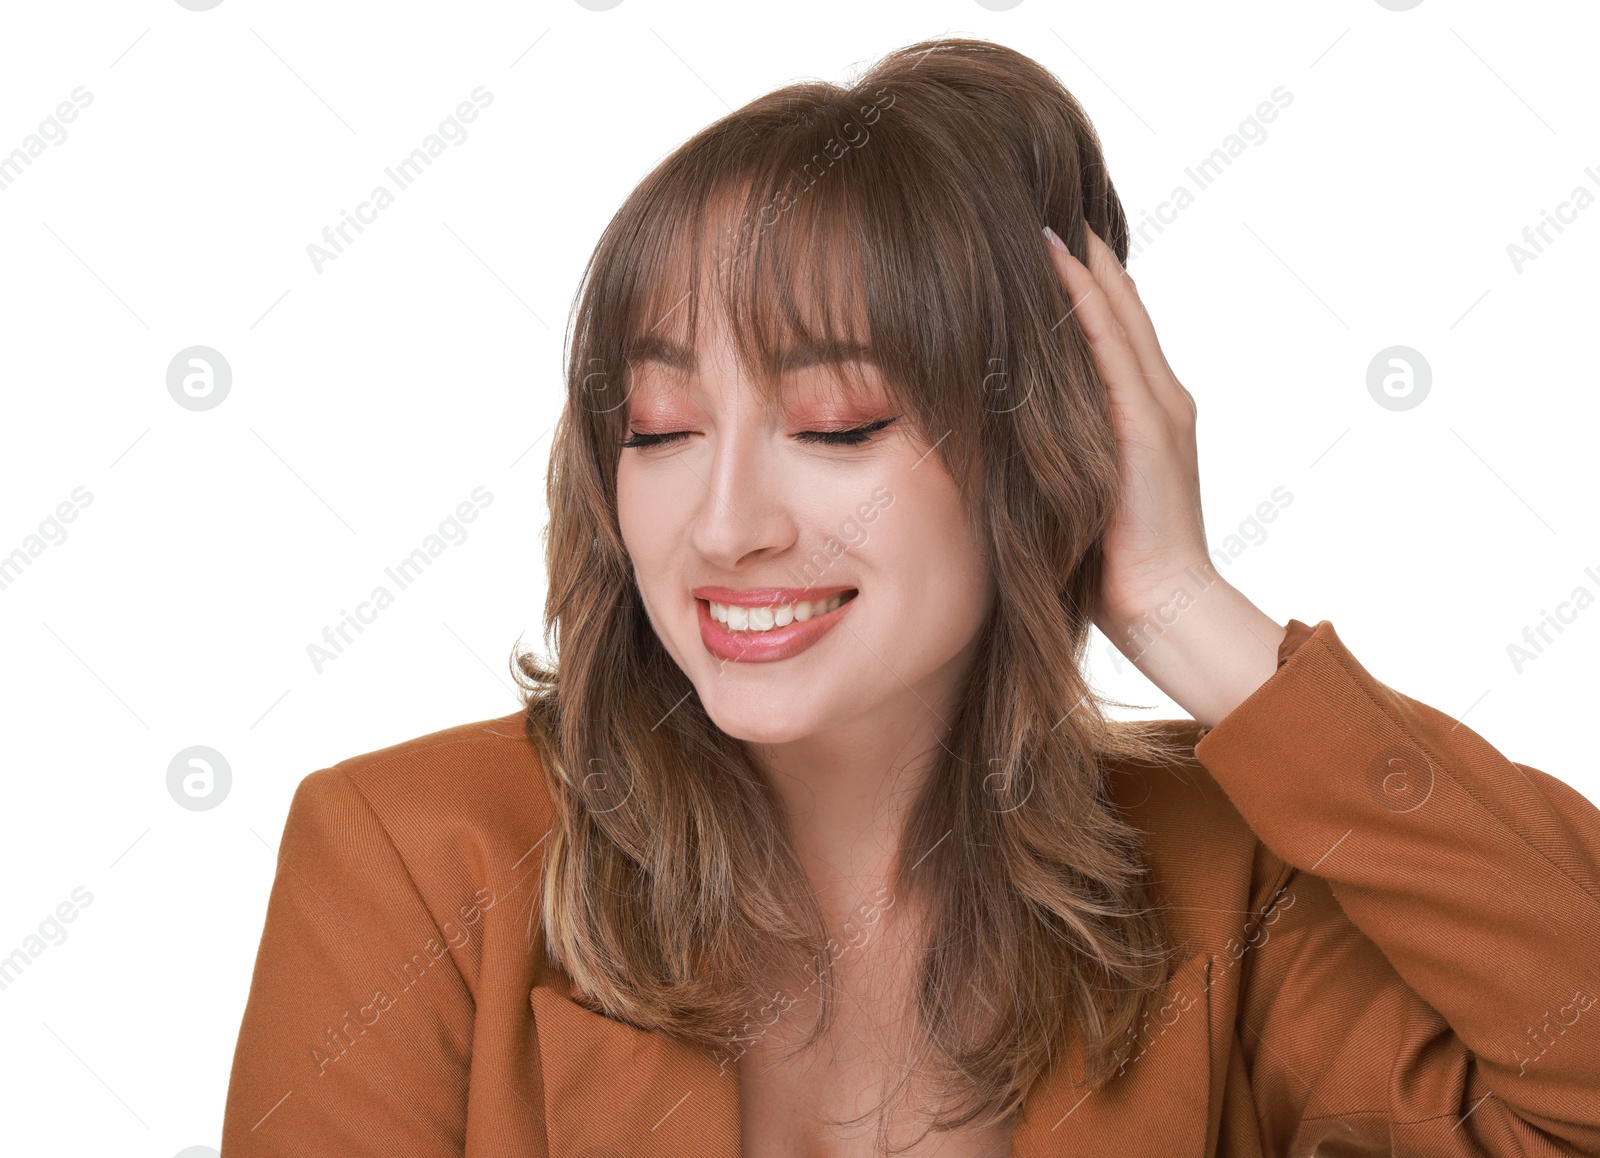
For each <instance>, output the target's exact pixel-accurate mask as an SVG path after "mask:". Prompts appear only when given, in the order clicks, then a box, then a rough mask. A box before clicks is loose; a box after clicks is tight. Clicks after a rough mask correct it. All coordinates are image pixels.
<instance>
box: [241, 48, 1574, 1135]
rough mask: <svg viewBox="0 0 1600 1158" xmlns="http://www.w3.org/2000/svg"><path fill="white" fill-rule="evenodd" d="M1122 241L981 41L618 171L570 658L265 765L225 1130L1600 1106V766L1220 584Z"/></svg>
mask: <svg viewBox="0 0 1600 1158" xmlns="http://www.w3.org/2000/svg"><path fill="white" fill-rule="evenodd" d="M1041 225H1047V226H1053V227H1054V229H1046V230H1045V231H1044V233H1043V234H1041V232H1040V226H1041ZM1055 229H1059V230H1060V236H1059V237H1057V236H1056V235H1055ZM1127 247H1128V230H1127V224H1126V220H1125V218H1124V215H1123V212H1122V209H1121V206H1120V204H1119V202H1118V200H1117V196H1116V193H1115V191H1114V189H1113V187H1112V185H1111V182H1110V180H1109V178H1108V177H1107V174H1106V169H1105V165H1104V161H1103V159H1102V157H1101V153H1100V148H1099V144H1098V141H1097V140H1096V137H1095V135H1094V132H1093V130H1092V128H1091V127H1090V125H1089V122H1088V120H1087V119H1086V118H1085V116H1084V115H1083V113H1082V111H1081V109H1080V108H1079V107H1078V105H1077V104H1076V103H1075V102H1074V100H1073V99H1072V97H1071V96H1070V95H1068V94H1067V93H1066V92H1065V91H1064V90H1063V89H1062V88H1061V86H1060V85H1059V83H1058V82H1056V81H1055V79H1054V78H1053V77H1051V76H1050V75H1049V74H1048V73H1047V72H1045V71H1044V70H1043V69H1041V68H1040V67H1039V66H1037V65H1036V64H1034V63H1033V62H1031V61H1029V60H1028V59H1027V58H1025V57H1023V56H1020V55H1019V54H1017V53H1015V52H1012V51H1010V50H1007V49H1005V48H1002V47H999V46H997V45H993V44H989V43H985V42H979V41H970V40H941V41H930V42H925V43H922V44H918V45H913V46H911V47H909V48H906V49H904V50H901V51H899V52H896V53H893V54H891V55H890V56H888V57H887V58H886V59H884V60H883V61H881V62H880V63H879V64H878V65H877V66H876V67H875V68H874V69H873V70H871V71H870V72H869V73H868V74H867V75H866V76H865V77H863V78H862V79H861V80H860V81H859V82H858V83H857V84H855V85H853V86H852V87H850V88H849V89H841V88H838V87H835V86H830V85H824V84H805V85H797V86H792V87H790V88H787V89H784V90H781V91H779V92H776V93H773V94H771V95H769V96H767V97H764V98H762V99H760V100H758V101H755V102H754V103H752V104H751V105H749V106H748V107H746V108H744V109H741V110H739V111H738V112H737V113H734V114H732V115H730V116H729V117H727V118H725V119H724V120H722V121H719V122H718V123H716V124H714V125H712V126H710V127H709V128H707V129H706V130H704V131H703V132H702V133H700V134H699V135H697V136H696V137H695V138H694V139H692V140H691V141H689V142H688V143H687V144H685V145H684V146H683V147H682V148H681V149H679V150H678V151H677V152H676V153H674V154H673V155H672V156H670V157H668V158H667V159H666V160H665V161H664V162H662V164H661V165H660V166H659V167H658V168H657V169H656V170H655V171H654V172H653V173H651V174H650V175H649V177H647V178H646V180H645V181H644V182H643V183H642V184H641V185H640V186H639V188H638V189H637V190H635V191H634V193H633V194H632V195H631V196H630V197H629V198H628V200H627V202H626V203H625V204H624V205H623V207H622V208H621V209H620V210H619V212H618V213H617V215H616V217H615V218H614V219H613V221H612V222H611V224H610V226H609V227H608V228H607V230H606V232H605V235H604V236H603V237H602V238H601V240H600V243H599V246H598V247H597V249H596V251H595V254H594V256H593V258H592V260H591V263H590V267H589V269H588V271H587V274H586V278H585V284H584V287H583V291H582V295H581V299H580V301H579V303H578V309H577V319H576V320H577V326H576V329H575V331H574V338H573V344H572V348H571V357H570V366H569V374H568V379H569V383H568V385H569V395H568V400H567V407H566V411H565V413H564V415H563V418H562V421H561V426H560V428H559V431H558V435H557V438H556V440H555V443H554V446H553V451H552V460H551V465H550V478H549V498H550V505H551V523H550V527H549V531H548V533H547V535H548V537H547V543H546V547H547V553H548V568H549V574H550V590H549V598H548V602H547V610H546V628H547V631H546V636H547V641H548V642H550V643H551V644H552V646H555V645H558V647H557V648H556V650H558V652H559V663H556V664H552V665H549V666H546V665H545V664H543V663H541V662H540V661H539V660H537V659H536V658H534V657H533V656H531V655H522V656H519V657H518V664H519V667H520V671H521V672H522V674H523V676H524V678H525V679H526V691H527V694H526V709H525V711H522V712H518V713H516V714H514V715H512V716H508V717H505V718H503V719H500V720H491V721H484V722H480V723H474V724H465V725H462V726H460V727H456V728H452V729H449V730H447V731H445V732H441V733H436V734H434V735H430V736H426V737H421V738H419V739H416V740H411V741H408V742H406V743H404V744H400V745H398V746H396V747H394V748H389V749H385V750H384V751H381V752H377V753H371V754H367V755H364V756H360V757H357V758H355V759H353V760H347V761H345V762H343V763H341V764H339V765H336V766H334V767H332V768H328V769H323V770H320V771H318V772H315V773H313V774H312V775H310V776H308V777H306V779H305V780H304V781H303V782H302V783H301V785H300V788H299V790H298V791H297V792H296V794H295V798H294V801H293V804H292V806H291V809H290V814H289V817H288V821H287V823H286V827H285V832H284V839H283V846H282V851H281V861H280V871H279V874H278V878H277V880H276V882H275V883H274V886H273V891H272V896H271V900H270V904H269V909H268V914H267V921H266V927H265V929H264V932H263V937H262V946H261V951H260V956H259V958H258V961H257V965H256V971H255V977H254V981H253V985H252V988H251V993H250V999H249V1004H248V1006H247V1008H246V1010H245V1014H244V1019H243V1025H242V1027H241V1032H240V1039H239V1046H238V1053H237V1055H236V1058H235V1062H234V1069H233V1075H232V1083H231V1085H230V1089H229V1094H228V1105H227V1119H226V1123H225V1127H224V1152H225V1153H226V1154H228V1155H238V1156H240V1158H242V1156H243V1155H246V1154H257V1153H259V1154H296V1155H309V1154H341V1155H348V1154H371V1155H391V1154H406V1155H410V1154H441V1155H443V1154H467V1155H490V1154H496V1155H498V1154H519V1155H536V1154H539V1155H542V1154H549V1155H567V1156H570V1155H578V1154H588V1155H622V1154H651V1155H680V1154H681V1155H690V1154H694V1155H709V1154H716V1155H734V1154H738V1153H741V1152H742V1153H744V1154H746V1155H751V1156H756V1158H765V1156H769V1155H807V1156H810V1155H818V1156H820V1155H829V1156H832V1155H857V1154H861V1155H865V1154H871V1153H881V1152H886V1151H891V1150H892V1151H895V1152H900V1153H907V1154H914V1155H931V1154H935V1153H937V1154H939V1155H947V1156H948V1155H962V1156H966V1155H979V1154H984V1155H999V1154H1005V1153H1011V1154H1015V1155H1017V1156H1019V1158H1020V1156H1023V1155H1045V1154H1058V1153H1060V1154H1066V1153H1117V1154H1162V1155H1166V1154H1195V1153H1206V1154H1211V1153H1216V1154H1226V1155H1260V1154H1298V1155H1310V1154H1312V1153H1313V1152H1317V1150H1318V1147H1319V1146H1321V1147H1323V1150H1322V1151H1321V1152H1324V1153H1333V1152H1337V1153H1350V1154H1354V1153H1387V1152H1396V1153H1412V1154H1433V1155H1450V1154H1459V1155H1467V1154H1483V1153H1497V1154H1501V1153H1504V1154H1510V1153H1528V1154H1558V1153H1597V1152H1600V1009H1595V1008H1592V1006H1593V1004H1594V1002H1595V994H1596V992H1597V987H1600V972H1597V968H1600V964H1597V963H1600V952H1597V948H1600V918H1597V908H1596V902H1597V901H1600V811H1597V810H1596V809H1595V807H1594V806H1593V805H1591V804H1590V803H1589V802H1588V801H1587V800H1585V799H1584V798H1583V797H1582V796H1581V795H1580V794H1579V793H1577V792H1576V791H1575V790H1573V789H1572V788H1570V787H1569V786H1567V785H1566V784H1564V783H1562V782H1561V781H1559V780H1557V779H1555V778H1554V777H1551V776H1549V775H1547V774H1545V773H1543V772H1541V771H1539V770H1537V769H1534V768H1530V767H1528V766H1526V765H1519V764H1514V763H1512V762H1510V761H1508V760H1506V759H1505V758H1504V757H1503V756H1501V755H1500V753H1499V752H1497V751H1496V750H1495V749H1494V748H1493V747H1491V746H1490V745H1489V744H1488V743H1487V742H1486V741H1485V740H1483V739H1482V738H1480V737H1479V736H1477V735H1476V734H1474V733H1473V732H1472V731H1470V730H1469V729H1468V728H1466V727H1465V726H1463V725H1461V724H1459V723H1457V722H1456V721H1453V720H1451V719H1449V718H1448V717H1446V716H1445V715H1443V714H1442V713H1440V712H1438V711H1436V710H1434V709H1433V708H1430V707H1428V706H1426V705H1425V704H1422V703H1420V702H1418V701H1416V700H1413V699H1410V698H1409V697H1406V696H1404V695H1402V694H1400V693H1399V692H1396V691H1394V690H1392V689H1390V688H1388V687H1386V686H1385V685H1383V684H1381V683H1380V682H1378V681H1377V680H1376V679H1375V678H1374V677H1373V676H1372V675H1370V674H1369V673H1368V672H1367V671H1366V670H1365V669H1364V668H1363V667H1361V665H1360V664H1359V663H1358V662H1357V661H1356V659H1355V658H1354V657H1353V656H1352V655H1351V654H1350V652H1349V651H1348V650H1347V649H1346V648H1345V647H1344V645H1343V644H1342V643H1341V641H1340V640H1339V637H1338V636H1337V635H1336V634H1335V632H1334V630H1333V627H1332V625H1331V624H1330V623H1329V622H1328V621H1326V620H1322V621H1320V622H1318V623H1317V624H1316V625H1315V626H1314V627H1312V626H1309V625H1308V624H1306V623H1304V622H1302V621H1299V620H1294V619H1291V620H1289V622H1288V624H1287V625H1283V624H1280V623H1278V622H1276V621H1275V620H1274V619H1273V618H1271V617H1270V616H1268V615H1267V614H1266V613H1264V612H1263V611H1261V610H1260V609H1258V608H1257V607H1256V606H1255V605H1254V604H1253V603H1251V602H1250V600H1249V599H1248V598H1246V597H1245V595H1244V594H1243V593H1241V592H1240V591H1239V590H1237V589H1236V588H1234V587H1233V586H1232V585H1230V584H1229V583H1228V582H1226V581H1225V580H1224V579H1222V578H1221V577H1220V576H1219V575H1218V574H1217V572H1216V570H1215V568H1214V567H1213V566H1212V565H1211V561H1210V558H1209V554H1208V550H1207V544H1206V538H1205V533H1204V529H1203V524H1202V520H1201V512H1200V496H1199V486H1198V468H1197V452H1196V443H1195V406H1194V400H1193V398H1192V396H1191V395H1190V394H1189V392H1188V391H1187V390H1186V389H1184V388H1183V386H1182V385H1180V384H1179V382H1178V380H1177V379H1176V377H1175V376H1174V375H1173V373H1172V370H1171V368H1170V367H1169V366H1168V365H1167V362H1166V359H1165V358H1164V357H1163V355H1162V352H1161V349H1160V346H1159V345H1158V343H1157V340H1156V335H1155V332H1154V329H1153V327H1152V324H1151V322H1150V319H1149V317H1148V316H1147V314H1146V312H1145V310H1144V308H1143V306H1142V304H1141V303H1140V300H1139V297H1138V294H1137V292H1136V290H1135V288H1134V286H1133V283H1132V281H1131V280H1130V279H1129V278H1128V277H1127V275H1126V273H1125V272H1124V270H1123V268H1122V265H1121V261H1122V259H1123V258H1124V257H1125V256H1126V253H1127ZM702 306H703V307H704V308H702ZM1091 625H1093V626H1096V627H1098V628H1099V629H1100V630H1101V631H1102V632H1103V633H1105V634H1106V635H1107V636H1109V637H1110V638H1111V639H1113V640H1115V641H1116V642H1117V643H1118V645H1119V647H1121V648H1122V649H1123V651H1124V652H1125V653H1126V654H1127V655H1129V657H1130V658H1132V659H1133V661H1134V662H1135V663H1136V664H1137V665H1138V666H1139V667H1140V669H1141V670H1142V671H1143V672H1144V673H1145V674H1146V675H1147V676H1148V677H1149V678H1150V679H1151V680H1152V681H1153V682H1154V683H1155V684H1156V685H1157V686H1158V687H1160V688H1161V689H1162V690H1163V691H1164V692H1166V693H1167V694H1168V695H1169V696H1171V698H1172V699H1173V700H1174V701H1175V702H1176V703H1178V704H1179V705H1180V706H1182V707H1183V709H1184V710H1185V711H1186V712H1188V713H1189V715H1190V716H1192V717H1193V718H1192V719H1184V720H1173V721H1161V722H1157V723H1154V724H1151V723H1131V722H1118V721H1115V720H1112V719H1110V718H1108V717H1107V716H1105V715H1103V714H1102V707H1103V705H1104V701H1103V700H1102V699H1101V698H1100V697H1098V696H1097V695H1096V694H1095V693H1094V692H1093V690H1092V689H1090V688H1089V686H1088V685H1087V683H1086V681H1085V679H1084V676H1083V674H1082V672H1081V670H1080V669H1081V664H1082V661H1083V658H1084V654H1085V649H1086V646H1087V642H1088V634H1089V629H1090V626H1091Z"/></svg>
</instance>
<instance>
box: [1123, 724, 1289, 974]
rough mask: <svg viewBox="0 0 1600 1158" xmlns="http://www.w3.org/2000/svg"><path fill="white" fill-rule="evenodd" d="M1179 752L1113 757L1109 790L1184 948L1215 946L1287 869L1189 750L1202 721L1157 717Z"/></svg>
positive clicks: (1267, 898) (1265, 899)
mask: <svg viewBox="0 0 1600 1158" xmlns="http://www.w3.org/2000/svg"><path fill="white" fill-rule="evenodd" d="M1159 724H1160V726H1161V728H1162V729H1163V730H1164V731H1166V732H1167V733H1168V734H1169V735H1170V736H1171V738H1172V739H1173V740H1174V741H1176V742H1177V743H1178V744H1179V745H1180V746H1181V747H1182V749H1183V751H1184V752H1185V754H1186V755H1185V757H1184V759H1183V760H1182V761H1181V762H1180V763H1178V764H1171V765H1150V764H1144V763H1129V762H1117V763H1114V764H1112V765H1111V767H1110V768H1109V770H1108V776H1107V787H1108V789H1109V791H1110V793H1111V796H1112V799H1113V801H1114V802H1115V804H1116V805H1117V808H1118V811H1119V812H1120V813H1121V814H1122V816H1123V818H1124V819H1126V820H1127V821H1128V822H1129V823H1130V824H1132V825H1133V826H1134V827H1135V828H1137V829H1138V830H1139V832H1140V834H1141V838H1142V840H1143V842H1144V851H1145V859H1146V863H1147V864H1148V866H1149V869H1150V883H1151V886H1152V889H1153V891H1154V893H1155V895H1156V898H1157V903H1158V904H1161V905H1163V906H1165V908H1166V910H1167V911H1166V912H1164V914H1163V915H1164V916H1165V917H1166V918H1167V920H1168V924H1169V926H1170V928H1171V931H1172V935H1173V938H1174V940H1175V941H1177V942H1179V943H1180V944H1182V945H1185V946H1187V948H1186V949H1185V950H1184V951H1185V952H1189V951H1200V950H1202V949H1204V950H1208V951H1212V952H1215V951H1218V950H1219V949H1220V948H1221V947H1223V946H1225V945H1226V943H1227V941H1228V939H1229V938H1230V937H1233V936H1235V935H1236V934H1237V933H1238V932H1239V930H1240V929H1241V928H1242V927H1243V926H1244V925H1245V924H1246V922H1247V921H1248V919H1249V917H1250V914H1251V913H1252V912H1257V913H1258V912H1260V911H1262V909H1263V908H1265V907H1267V906H1269V905H1270V903H1271V899H1272V897H1273V895H1274V894H1275V893H1276V892H1277V890H1278V889H1279V887H1280V886H1281V885H1282V884H1283V882H1284V881H1285V880H1287V879H1288V876H1289V874H1290V872H1291V866H1290V865H1288V864H1287V863H1286V862H1285V861H1284V860H1282V859H1281V858H1280V857H1279V856H1277V854H1275V853H1274V852H1272V850H1271V849H1269V848H1268V847H1267V846H1266V845H1265V844H1264V843H1263V842H1262V841H1261V839H1260V837H1259V836H1257V835H1256V833H1255V831H1254V830H1253V829H1252V828H1251V827H1250V825H1249V823H1248V822H1246V820H1245V819H1244V817H1243V816H1242V815H1240V813H1239V810H1238V809H1237V808H1235V807H1234V805H1233V802H1232V801H1231V800H1230V799H1229V797H1228V794H1227V793H1226V792H1225V791H1223V789H1222V786H1221V785H1220V784H1219V783H1217V781H1216V779H1215V778H1214V777H1213V776H1212V775H1211V773H1210V772H1209V771H1208V770H1207V769H1206V767H1205V765H1204V764H1202V763H1201V762H1200V760H1199V759H1198V758H1197V757H1196V756H1195V755H1194V745H1195V744H1196V743H1197V742H1198V740H1199V738H1200V736H1201V726H1200V724H1199V723H1197V722H1196V721H1194V720H1190V719H1182V720H1161V721H1159Z"/></svg>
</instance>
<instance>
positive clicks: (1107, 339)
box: [1045, 240, 1155, 406]
mask: <svg viewBox="0 0 1600 1158" xmlns="http://www.w3.org/2000/svg"><path fill="white" fill-rule="evenodd" d="M1045 247H1046V248H1047V249H1049V251H1050V259H1051V261H1053V262H1054V263H1055V267H1056V272H1057V273H1058V274H1059V275H1060V277H1061V280H1062V283H1063V284H1064V285H1065V287H1066V290H1067V297H1068V299H1069V300H1070V301H1071V303H1072V308H1071V309H1070V310H1069V311H1068V312H1067V315H1066V317H1073V318H1076V319H1077V321H1078V327H1079V328H1080V329H1081V330H1082V331H1083V334H1084V337H1086V338H1088V339H1089V345H1090V347H1091V349H1092V350H1093V351H1094V356H1095V359H1096V360H1097V361H1098V362H1099V364H1100V371H1101V376H1102V377H1103V378H1105V379H1106V387H1107V389H1109V390H1112V391H1113V392H1114V393H1117V394H1120V395H1121V397H1119V398H1118V399H1117V400H1118V402H1119V403H1120V404H1121V405H1123V406H1128V405H1130V404H1132V403H1134V402H1136V401H1138V400H1139V399H1141V398H1146V399H1148V400H1149V401H1150V402H1152V403H1153V402H1154V401H1155V395H1154V394H1153V393H1152V392H1151V390H1150V386H1149V379H1147V378H1146V377H1145V375H1144V371H1143V370H1142V369H1141V367H1140V365H1139V359H1138V356H1137V355H1136V354H1135V352H1134V349H1133V347H1132V345H1130V344H1129V342H1128V337H1127V334H1126V333H1125V332H1124V331H1123V327H1122V323H1121V322H1119V321H1118V320H1117V318H1116V314H1115V313H1114V312H1113V310H1112V307H1111V302H1110V300H1109V299H1108V298H1107V296H1106V293H1105V290H1104V288H1103V287H1102V286H1101V285H1100V283H1099V281H1098V280H1097V279H1096V278H1095V276H1094V274H1093V273H1092V272H1090V270H1089V268H1088V267H1087V266H1085V265H1084V264H1083V263H1082V262H1080V261H1079V260H1078V259H1077V258H1075V257H1073V256H1072V255H1071V254H1070V253H1067V252H1065V251H1063V250H1060V249H1057V248H1056V247H1055V246H1054V245H1051V244H1050V242H1049V241H1048V240H1045ZM1061 320H1062V321H1065V320H1066V318H1065V317H1064V318H1062V319H1061ZM1059 324H1060V323H1059V322H1058V323H1057V325H1058V326H1059Z"/></svg>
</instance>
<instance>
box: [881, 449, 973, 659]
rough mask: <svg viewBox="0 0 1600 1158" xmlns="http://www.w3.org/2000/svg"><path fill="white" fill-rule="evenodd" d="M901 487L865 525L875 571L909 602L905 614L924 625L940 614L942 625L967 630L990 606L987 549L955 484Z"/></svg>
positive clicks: (906, 481) (907, 481)
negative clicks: (880, 573) (890, 580)
mask: <svg viewBox="0 0 1600 1158" xmlns="http://www.w3.org/2000/svg"><path fill="white" fill-rule="evenodd" d="M919 473H920V472H919ZM898 481H899V482H900V484H901V485H899V486H895V485H894V484H892V483H891V484H890V492H891V493H892V495H893V498H894V501H893V502H892V503H891V504H889V505H886V506H884V507H883V508H882V509H880V510H879V512H878V515H877V518H876V519H875V520H874V521H873V522H872V523H870V524H866V525H865V530H866V533H867V535H868V536H869V538H868V546H867V548H866V550H868V551H870V552H872V559H873V566H874V567H875V568H876V569H878V570H881V571H882V572H883V573H884V574H885V575H886V576H893V583H894V586H896V587H897V588H898V589H899V590H900V591H901V592H903V593H904V595H905V596H907V598H906V599H905V600H904V601H903V602H902V603H901V607H902V608H903V609H906V610H909V611H911V613H912V614H914V615H915V616H917V617H919V618H923V619H924V620H925V619H926V617H927V615H928V613H930V612H931V613H936V614H937V616H938V617H939V620H938V621H939V622H941V623H945V624H949V625H951V626H952V628H953V629H956V628H959V629H960V630H965V629H966V628H968V627H970V626H971V625H972V623H973V622H974V621H976V620H978V619H980V618H981V616H982V614H983V612H984V611H985V610H986V609H987V606H988V597H989V594H990V592H991V590H992V580H991V578H990V574H989V566H988V562H987V560H986V558H985V555H984V553H985V551H986V546H985V544H984V543H983V541H982V540H981V539H980V538H979V537H978V535H977V534H976V533H975V531H974V529H973V527H972V525H971V523H970V521H969V520H968V518H967V516H966V512H965V510H964V508H963V507H962V504H961V499H960V495H959V493H958V492H957V491H956V489H955V484H954V483H953V482H950V481H949V480H947V479H944V478H942V477H941V478H940V479H939V485H937V486H932V487H930V486H928V484H927V482H926V481H925V480H924V479H923V478H920V477H918V476H917V475H912V476H910V477H909V478H902V479H900V480H898ZM913 483H915V484H916V485H912V484H913Z"/></svg>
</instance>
